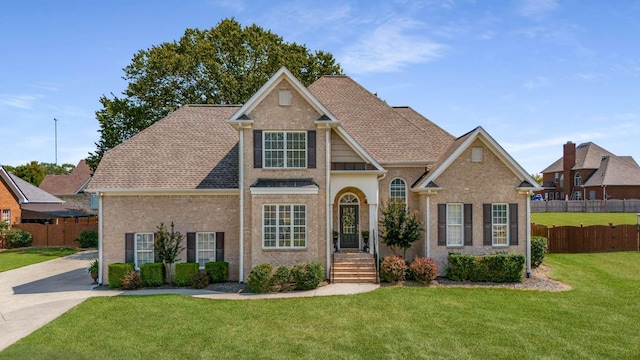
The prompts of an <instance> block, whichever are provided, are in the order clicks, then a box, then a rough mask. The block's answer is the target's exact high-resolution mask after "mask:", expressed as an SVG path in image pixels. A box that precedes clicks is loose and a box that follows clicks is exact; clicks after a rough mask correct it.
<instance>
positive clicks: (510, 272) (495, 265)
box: [445, 253, 525, 282]
mask: <svg viewBox="0 0 640 360" xmlns="http://www.w3.org/2000/svg"><path fill="white" fill-rule="evenodd" d="M524 264H525V257H524V255H522V254H494V255H484V256H473V255H467V254H455V253H450V254H449V262H448V264H447V267H446V270H445V271H446V276H447V278H449V279H450V280H454V281H465V280H466V281H473V282H520V281H522V276H523V269H524Z"/></svg>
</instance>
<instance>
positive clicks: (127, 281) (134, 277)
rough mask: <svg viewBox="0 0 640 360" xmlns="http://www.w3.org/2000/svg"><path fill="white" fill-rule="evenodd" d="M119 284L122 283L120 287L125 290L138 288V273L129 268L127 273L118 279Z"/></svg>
mask: <svg viewBox="0 0 640 360" xmlns="http://www.w3.org/2000/svg"><path fill="white" fill-rule="evenodd" d="M120 285H122V288H123V289H125V290H137V289H140V286H141V281H140V275H139V274H138V273H137V272H136V271H135V270H134V269H131V271H129V273H128V274H126V275H125V276H123V277H122V279H120Z"/></svg>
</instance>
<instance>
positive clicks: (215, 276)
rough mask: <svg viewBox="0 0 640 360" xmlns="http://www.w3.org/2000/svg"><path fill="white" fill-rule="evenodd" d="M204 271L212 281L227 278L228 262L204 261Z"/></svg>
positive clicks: (216, 281)
mask: <svg viewBox="0 0 640 360" xmlns="http://www.w3.org/2000/svg"><path fill="white" fill-rule="evenodd" d="M204 271H205V272H206V273H207V274H208V275H209V280H210V281H211V282H212V283H218V282H225V281H227V280H229V263H228V262H226V261H212V262H207V263H204Z"/></svg>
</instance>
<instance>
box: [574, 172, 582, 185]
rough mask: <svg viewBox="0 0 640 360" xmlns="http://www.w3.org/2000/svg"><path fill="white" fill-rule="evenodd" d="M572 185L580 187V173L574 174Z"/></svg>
mask: <svg viewBox="0 0 640 360" xmlns="http://www.w3.org/2000/svg"><path fill="white" fill-rule="evenodd" d="M573 185H574V186H580V185H582V175H580V173H579V172H578V173H576V174H575V175H574V177H573Z"/></svg>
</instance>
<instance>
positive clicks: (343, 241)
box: [340, 194, 360, 249]
mask: <svg viewBox="0 0 640 360" xmlns="http://www.w3.org/2000/svg"><path fill="white" fill-rule="evenodd" d="M359 208H360V207H359V205H358V197H357V196H355V195H353V194H344V195H343V196H342V197H341V198H340V248H341V249H357V248H358V245H359V234H358V229H359V228H360V227H359V224H358V220H359V218H360V211H359V210H360V209H359Z"/></svg>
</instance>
